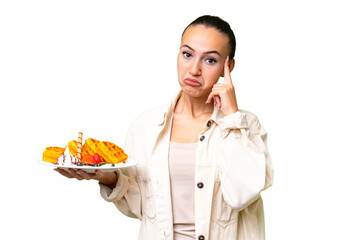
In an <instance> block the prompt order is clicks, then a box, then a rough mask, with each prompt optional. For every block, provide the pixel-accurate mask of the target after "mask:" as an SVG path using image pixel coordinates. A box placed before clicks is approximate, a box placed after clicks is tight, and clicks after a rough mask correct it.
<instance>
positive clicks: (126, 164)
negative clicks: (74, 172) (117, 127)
mask: <svg viewBox="0 0 360 240" xmlns="http://www.w3.org/2000/svg"><path fill="white" fill-rule="evenodd" d="M38 163H39V164H41V165H44V166H48V167H53V168H61V169H64V170H67V169H69V168H72V169H81V170H84V171H85V172H87V173H94V172H95V170H100V171H102V172H113V171H115V170H117V169H120V168H126V167H131V166H135V165H136V164H138V163H139V162H138V161H136V160H135V159H131V158H128V159H126V161H125V162H124V163H118V164H115V166H113V167H112V166H111V164H104V165H101V166H99V167H92V166H76V165H74V166H61V165H56V164H53V163H49V162H45V161H42V160H38Z"/></svg>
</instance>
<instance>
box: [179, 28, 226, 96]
mask: <svg viewBox="0 0 360 240" xmlns="http://www.w3.org/2000/svg"><path fill="white" fill-rule="evenodd" d="M228 55H229V38H228V37H227V36H226V35H225V34H223V33H221V32H219V31H218V30H216V29H215V28H213V27H205V26H204V25H195V26H190V27H188V29H187V30H186V31H185V33H184V35H183V37H182V39H181V46H180V52H179V55H178V59H177V69H178V80H179V83H180V86H181V88H182V91H183V93H184V94H186V95H188V96H191V97H196V98H199V97H201V98H207V97H208V95H209V94H210V92H211V89H212V87H213V85H214V84H215V83H216V82H217V81H218V79H219V77H220V76H221V75H222V74H223V70H224V62H225V60H226V57H227V56H228Z"/></svg>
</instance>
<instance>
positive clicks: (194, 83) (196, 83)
mask: <svg viewBox="0 0 360 240" xmlns="http://www.w3.org/2000/svg"><path fill="white" fill-rule="evenodd" d="M184 83H185V84H186V85H189V86H192V87H200V86H201V83H200V82H199V81H197V80H195V79H192V78H185V79H184Z"/></svg>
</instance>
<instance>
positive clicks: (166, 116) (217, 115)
mask: <svg viewBox="0 0 360 240" xmlns="http://www.w3.org/2000/svg"><path fill="white" fill-rule="evenodd" d="M181 93H182V91H181V90H180V91H179V92H178V93H177V94H175V95H174V97H173V98H172V99H171V101H170V102H169V103H168V104H167V105H165V107H164V110H163V113H162V116H161V118H160V119H159V123H158V125H159V126H166V124H167V123H168V122H169V121H170V120H171V116H172V114H173V112H174V109H175V105H176V103H177V101H178V100H179V98H180V96H181ZM223 117H224V114H223V113H222V112H221V110H220V109H219V107H218V106H215V107H214V111H213V113H212V115H211V116H210V118H209V120H210V121H213V122H215V123H216V124H218V121H219V120H220V119H221V118H223Z"/></svg>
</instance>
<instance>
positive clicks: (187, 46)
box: [181, 44, 221, 56]
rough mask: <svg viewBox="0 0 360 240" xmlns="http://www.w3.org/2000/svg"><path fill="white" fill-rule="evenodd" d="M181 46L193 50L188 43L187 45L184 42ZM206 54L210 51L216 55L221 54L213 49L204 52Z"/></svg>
mask: <svg viewBox="0 0 360 240" xmlns="http://www.w3.org/2000/svg"><path fill="white" fill-rule="evenodd" d="M181 47H186V48H189V49H190V50H191V51H194V52H195V50H194V49H192V47H190V46H189V45H187V44H184V45H182V46H181ZM205 53H206V54H211V53H215V54H217V55H219V56H221V54H220V53H219V52H218V51H215V50H213V51H208V52H205Z"/></svg>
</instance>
